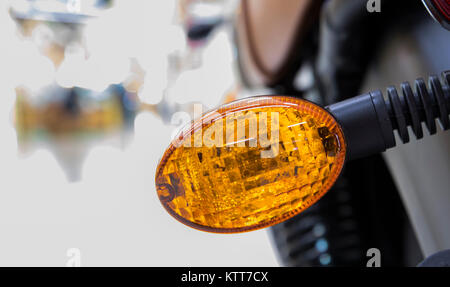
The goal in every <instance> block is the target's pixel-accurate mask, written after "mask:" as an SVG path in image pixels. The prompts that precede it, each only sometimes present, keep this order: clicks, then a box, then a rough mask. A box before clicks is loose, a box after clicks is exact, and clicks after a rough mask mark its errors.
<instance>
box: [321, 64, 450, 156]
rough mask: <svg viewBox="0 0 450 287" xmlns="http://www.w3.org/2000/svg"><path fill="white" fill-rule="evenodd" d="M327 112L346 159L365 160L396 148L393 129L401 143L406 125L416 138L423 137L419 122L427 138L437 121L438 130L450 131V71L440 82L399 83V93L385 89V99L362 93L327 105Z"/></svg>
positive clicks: (433, 78) (406, 139) (377, 93)
mask: <svg viewBox="0 0 450 287" xmlns="http://www.w3.org/2000/svg"><path fill="white" fill-rule="evenodd" d="M327 109H328V110H329V111H330V112H331V113H332V114H333V115H334V116H335V118H336V120H337V121H338V122H339V123H340V125H341V127H342V129H343V130H344V134H345V138H346V144H347V159H356V158H361V157H365V156H368V155H371V154H374V153H378V152H383V151H385V150H386V149H389V148H392V147H394V146H395V145H396V143H395V138H394V130H397V132H398V134H399V136H400V139H401V140H402V142H403V143H407V142H409V132H408V126H409V127H411V129H412V131H413V133H414V135H415V136H416V138H417V139H420V138H422V137H423V130H422V123H425V125H426V127H427V129H428V131H429V133H430V135H432V134H435V133H436V131H437V128H436V121H435V120H436V119H438V120H439V122H440V125H441V128H442V129H443V130H448V129H449V128H450V121H449V115H450V71H446V72H443V73H442V82H441V81H440V80H439V78H438V77H437V76H431V77H429V80H428V86H427V85H426V84H425V81H424V80H423V79H417V80H416V81H415V91H413V89H412V88H411V86H410V84H409V83H407V82H404V83H402V84H401V93H398V92H397V90H396V88H395V87H389V88H388V89H387V97H383V94H382V93H381V92H380V91H375V92H371V93H367V94H363V95H360V96H357V97H354V98H350V99H348V100H345V101H342V102H339V103H336V104H333V105H330V106H328V107H327Z"/></svg>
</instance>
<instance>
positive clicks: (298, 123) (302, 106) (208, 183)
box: [156, 96, 345, 233]
mask: <svg viewBox="0 0 450 287" xmlns="http://www.w3.org/2000/svg"><path fill="white" fill-rule="evenodd" d="M274 115H276V116H274ZM230 118H231V119H236V121H234V123H235V124H230V123H231V121H230ZM242 118H244V119H246V120H242ZM202 119H203V122H202ZM202 119H200V120H197V121H196V122H194V123H192V124H191V126H190V127H189V128H188V129H187V130H186V131H185V132H184V133H182V135H181V136H180V137H179V138H177V139H176V140H175V141H174V142H172V144H171V146H170V147H169V149H168V150H167V151H166V153H165V154H164V156H163V159H162V160H161V162H160V164H159V166H158V170H157V173H156V185H157V192H158V195H159V198H160V200H161V202H162V204H163V206H164V207H165V208H166V210H167V211H168V212H169V213H170V214H172V215H173V216H174V217H175V218H176V219H178V220H179V221H181V222H183V223H185V224H187V225H189V226H191V227H194V228H197V229H201V230H204V231H210V232H221V233H228V232H242V231H249V230H254V229H258V228H262V227H266V226H270V225H274V224H276V223H279V222H281V221H284V220H286V219H288V218H290V217H292V216H294V215H296V214H298V213H300V212H301V211H303V210H305V209H306V208H308V207H309V206H310V205H311V204H313V203H314V202H315V201H316V200H317V199H319V198H320V197H321V196H322V195H323V194H324V193H325V192H326V191H327V190H328V189H329V188H330V187H331V186H332V185H333V183H334V181H335V180H336V178H337V177H338V176H339V173H340V171H341V169H342V166H343V163H344V159H345V142H344V138H343V134H342V131H341V129H340V127H339V125H338V124H337V123H336V121H335V120H334V118H333V117H332V116H331V115H330V114H328V112H327V111H325V110H324V109H322V108H320V107H318V106H316V105H314V104H312V103H310V102H306V101H303V100H299V99H294V98H290V97H281V96H270V97H254V98H249V99H245V100H241V101H237V102H233V103H231V104H228V105H226V106H223V107H222V108H220V109H218V110H216V111H214V113H209V114H208V115H205V116H204V117H203V118H202ZM239 119H241V120H239ZM255 123H257V125H256V124H255ZM213 125H215V127H219V130H218V129H215V131H216V133H214V134H211V133H210V134H209V135H210V137H209V138H210V141H213V142H215V143H216V145H212V144H211V142H205V139H204V138H203V142H201V139H202V136H201V135H200V136H199V134H200V132H203V137H204V136H205V133H206V134H207V130H208V128H211V127H212V126H213ZM239 128H241V129H239ZM239 130H240V132H239ZM243 130H245V132H242V131H243ZM217 131H222V133H220V132H217ZM277 134H278V138H277V137H276V135H277ZM219 137H221V140H222V142H223V144H220V141H216V140H218V139H219ZM199 139H200V142H201V144H199V141H198V140H199ZM260 139H262V140H260ZM264 139H268V140H269V142H270V144H269V143H268V142H267V141H264ZM196 141H197V142H196ZM205 143H206V144H205ZM264 151H265V152H266V155H265V156H262V155H263V154H264V153H263V152H264ZM267 152H268V155H269V156H267Z"/></svg>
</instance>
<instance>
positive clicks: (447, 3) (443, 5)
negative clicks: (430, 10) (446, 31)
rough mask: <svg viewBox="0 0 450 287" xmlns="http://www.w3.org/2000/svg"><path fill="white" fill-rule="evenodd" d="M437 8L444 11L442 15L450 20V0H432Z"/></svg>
mask: <svg viewBox="0 0 450 287" xmlns="http://www.w3.org/2000/svg"><path fill="white" fill-rule="evenodd" d="M432 1H433V3H434V5H435V6H436V8H437V9H438V10H439V12H441V13H442V16H444V17H445V18H447V20H448V21H450V0H432Z"/></svg>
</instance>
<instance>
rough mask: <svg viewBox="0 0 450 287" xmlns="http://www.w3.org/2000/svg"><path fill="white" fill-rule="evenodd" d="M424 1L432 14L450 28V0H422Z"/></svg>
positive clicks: (445, 26)
mask: <svg viewBox="0 0 450 287" xmlns="http://www.w3.org/2000/svg"><path fill="white" fill-rule="evenodd" d="M422 2H423V4H424V5H425V7H426V8H427V10H428V12H429V13H430V14H431V16H433V18H434V19H435V20H436V21H438V22H439V23H440V24H441V25H442V26H443V27H444V28H446V29H447V30H450V0H422Z"/></svg>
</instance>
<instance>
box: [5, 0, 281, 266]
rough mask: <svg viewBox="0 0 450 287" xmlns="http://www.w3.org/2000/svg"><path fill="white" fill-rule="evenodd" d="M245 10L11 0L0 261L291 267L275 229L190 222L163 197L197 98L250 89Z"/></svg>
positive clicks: (170, 2) (166, 1)
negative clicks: (235, 37) (166, 173)
mask: <svg viewBox="0 0 450 287" xmlns="http://www.w3.org/2000/svg"><path fill="white" fill-rule="evenodd" d="M236 2H237V1H234V0H214V1H213V0H209V1H190V0H161V1H148V0H131V1H124V0H114V1H113V0H82V1H77V0H34V1H33V0H12V1H8V0H0V3H1V4H0V35H1V37H2V40H1V45H0V63H1V65H0V76H1V80H0V83H1V84H0V92H1V97H0V101H1V102H0V109H1V112H0V134H1V136H0V138H1V141H2V144H1V149H0V158H1V159H2V160H1V161H0V172H1V174H2V176H1V181H0V229H1V236H0V265H15V266H45V265H55V266H65V265H67V262H68V260H70V252H69V253H68V251H69V250H73V249H74V248H75V249H76V250H79V254H80V255H81V260H80V262H81V265H82V266H115V265H120V266H197V265H212V266H222V265H223V266H234V265H238V266H276V265H278V262H277V260H276V258H275V253H274V251H273V249H272V245H271V241H270V238H269V236H268V235H267V233H266V231H264V230H262V231H256V232H252V233H247V234H237V235H216V234H208V233H204V232H199V231H196V230H193V229H190V228H186V227H185V226H183V225H182V224H179V223H178V222H176V221H175V220H174V219H173V218H172V217H171V216H169V215H168V214H167V213H166V212H165V211H164V209H163V208H162V206H161V205H160V203H159V200H158V197H157V194H156V191H155V184H154V174H155V170H156V166H157V164H158V161H159V159H160V158H161V156H162V154H163V152H164V150H165V149H166V147H167V146H168V144H169V142H170V140H171V137H172V136H173V135H174V133H175V132H176V131H177V129H179V128H180V127H181V126H182V124H183V123H184V122H186V120H190V119H189V118H187V119H186V116H185V115H186V113H188V114H190V112H191V111H192V107H193V104H194V103H200V104H202V105H203V106H204V107H205V109H206V108H212V107H214V106H217V105H219V104H220V103H223V102H225V101H229V100H232V99H234V98H236V97H237V94H240V95H242V94H245V93H247V92H246V91H244V90H242V89H241V88H240V86H241V85H240V84H239V83H238V80H237V78H236V77H235V76H234V75H235V70H236V68H235V56H234V51H233V46H232V44H231V42H232V35H231V34H232V33H230V28H229V26H228V25H224V24H226V22H227V21H228V19H229V18H230V17H231V14H232V11H233V9H234V8H235V6H236ZM253 93H256V92H255V91H253Z"/></svg>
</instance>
